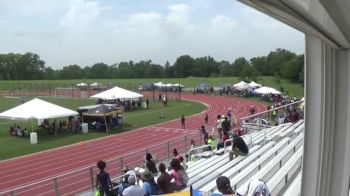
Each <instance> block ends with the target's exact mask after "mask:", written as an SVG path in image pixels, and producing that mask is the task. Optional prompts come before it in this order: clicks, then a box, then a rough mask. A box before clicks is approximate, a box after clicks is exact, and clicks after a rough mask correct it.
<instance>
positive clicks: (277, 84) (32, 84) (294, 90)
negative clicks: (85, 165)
mask: <svg viewBox="0 0 350 196" xmlns="http://www.w3.org/2000/svg"><path fill="white" fill-rule="evenodd" d="M80 82H84V83H87V84H91V83H93V82H99V83H101V84H102V85H103V86H106V87H111V86H115V85H118V86H120V87H123V88H127V89H130V90H137V87H138V86H139V85H142V84H147V83H155V82H163V83H180V84H182V85H184V86H185V88H186V89H189V90H190V89H193V88H195V87H197V86H198V85H199V84H200V83H206V84H209V85H211V86H221V85H224V84H234V83H237V82H239V79H238V77H217V78H198V77H189V78H152V79H151V78H147V79H142V78H141V79H81V80H31V81H1V82H0V93H1V92H3V93H7V92H9V91H11V92H12V93H14V94H16V92H21V91H22V90H24V89H26V90H27V91H30V90H33V91H34V90H44V89H54V88H55V87H61V88H75V87H76V85H77V84H78V83H80ZM256 82H258V83H260V84H262V85H266V86H270V87H273V88H275V89H277V90H279V91H280V90H281V88H283V89H284V91H285V93H286V92H287V93H288V94H289V95H290V96H297V97H303V96H304V87H303V84H301V83H290V82H289V81H288V80H283V79H281V80H280V81H276V80H275V78H274V77H271V76H262V77H259V79H258V81H256ZM17 94H18V93H17Z"/></svg>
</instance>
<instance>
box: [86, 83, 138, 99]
mask: <svg viewBox="0 0 350 196" xmlns="http://www.w3.org/2000/svg"><path fill="white" fill-rule="evenodd" d="M141 97H143V95H141V94H138V93H135V92H133V91H129V90H126V89H123V88H120V87H117V86H116V87H114V88H111V89H109V90H106V91H103V92H101V93H98V94H96V95H93V96H91V97H90V98H92V99H103V100H114V99H137V98H141Z"/></svg>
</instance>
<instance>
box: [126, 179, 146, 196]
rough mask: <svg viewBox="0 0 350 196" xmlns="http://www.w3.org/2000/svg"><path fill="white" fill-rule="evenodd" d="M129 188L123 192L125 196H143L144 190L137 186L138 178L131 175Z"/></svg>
mask: <svg viewBox="0 0 350 196" xmlns="http://www.w3.org/2000/svg"><path fill="white" fill-rule="evenodd" d="M128 184H129V186H128V187H127V188H126V189H125V190H124V191H123V195H124V196H142V195H143V190H142V188H141V187H140V186H139V185H137V184H136V177H135V176H134V175H130V176H129V177H128Z"/></svg>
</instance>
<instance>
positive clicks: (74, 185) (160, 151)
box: [0, 128, 204, 196]
mask: <svg viewBox="0 0 350 196" xmlns="http://www.w3.org/2000/svg"><path fill="white" fill-rule="evenodd" d="M163 129H166V128H163ZM189 132H190V133H188V134H186V135H185V136H184V137H179V138H176V139H169V140H168V141H165V142H162V143H160V144H157V145H152V146H145V148H144V149H142V150H141V149H140V150H135V151H131V152H129V153H127V154H123V155H122V156H117V155H116V157H111V159H109V160H107V161H106V162H107V168H106V170H107V171H108V172H109V173H110V175H111V178H114V177H117V176H120V175H121V174H122V168H123V166H129V168H130V167H135V166H138V167H140V166H141V165H142V164H144V163H145V160H144V156H145V154H146V152H149V153H151V154H152V155H153V157H155V158H156V159H158V160H160V161H169V160H170V159H171V158H173V155H172V152H173V149H174V148H176V149H177V150H178V152H179V153H187V151H188V150H189V148H190V141H191V140H194V141H195V143H196V144H203V143H204V142H203V141H202V139H201V135H200V132H199V131H189ZM130 142H132V140H131V141H130ZM126 145H128V144H126ZM97 172H98V169H97V167H96V166H95V165H89V166H86V167H83V168H80V169H77V170H74V171H70V172H67V173H64V174H60V175H58V176H55V177H50V178H47V179H44V180H40V181H36V182H33V183H31V184H27V185H23V186H20V187H18V188H14V189H11V190H3V191H2V192H0V196H5V195H6V196H7V195H10V196H14V195H16V196H17V195H55V196H58V195H76V194H78V193H81V192H85V191H89V190H93V189H94V187H95V180H96V179H95V177H96V174H97Z"/></svg>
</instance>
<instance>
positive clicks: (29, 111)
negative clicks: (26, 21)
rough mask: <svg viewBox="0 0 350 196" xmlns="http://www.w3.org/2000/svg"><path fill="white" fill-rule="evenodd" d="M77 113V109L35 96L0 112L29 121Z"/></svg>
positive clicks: (0, 116)
mask: <svg viewBox="0 0 350 196" xmlns="http://www.w3.org/2000/svg"><path fill="white" fill-rule="evenodd" d="M76 115H78V112H76V111H73V110H70V109H67V108H64V107H61V106H58V105H55V104H52V103H49V102H46V101H43V100H41V99H38V98H35V99H32V100H30V101H28V102H26V103H24V104H22V105H19V106H17V107H14V108H12V109H9V110H7V111H5V112H2V113H0V118H2V119H8V120H18V121H28V120H34V119H35V120H44V119H53V118H60V117H67V116H76ZM55 131H56V130H55ZM55 134H56V132H55Z"/></svg>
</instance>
